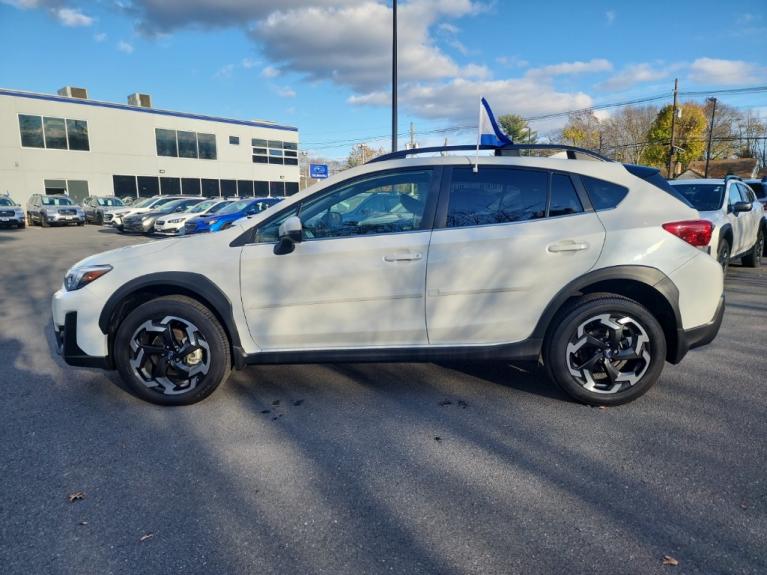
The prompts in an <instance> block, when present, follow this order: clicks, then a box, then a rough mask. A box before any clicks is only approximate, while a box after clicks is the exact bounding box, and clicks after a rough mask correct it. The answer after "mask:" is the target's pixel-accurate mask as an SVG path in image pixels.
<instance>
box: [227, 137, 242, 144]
mask: <svg viewBox="0 0 767 575" xmlns="http://www.w3.org/2000/svg"><path fill="white" fill-rule="evenodd" d="M229 143H230V144H232V145H233V146H239V145H240V137H239V136H229Z"/></svg>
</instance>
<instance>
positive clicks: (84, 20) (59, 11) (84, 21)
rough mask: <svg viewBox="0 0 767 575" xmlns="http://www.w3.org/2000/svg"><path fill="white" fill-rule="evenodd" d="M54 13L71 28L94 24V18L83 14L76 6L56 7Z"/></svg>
mask: <svg viewBox="0 0 767 575" xmlns="http://www.w3.org/2000/svg"><path fill="white" fill-rule="evenodd" d="M53 14H54V16H55V17H56V19H57V20H58V21H59V22H61V23H62V24H63V25H64V26H68V27H70V28H77V27H80V26H90V25H91V24H93V18H91V17H90V16H87V15H85V14H83V13H82V12H81V11H80V10H78V9H76V8H54V9H53Z"/></svg>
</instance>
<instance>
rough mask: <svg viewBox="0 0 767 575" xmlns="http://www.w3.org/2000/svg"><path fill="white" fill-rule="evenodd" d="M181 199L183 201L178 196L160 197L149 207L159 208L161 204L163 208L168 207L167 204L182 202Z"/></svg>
mask: <svg viewBox="0 0 767 575" xmlns="http://www.w3.org/2000/svg"><path fill="white" fill-rule="evenodd" d="M180 201H183V200H179V199H178V198H159V199H158V198H155V199H154V203H153V204H151V205H150V206H149V207H150V208H152V209H155V208H159V207H160V206H162V207H163V208H166V207H167V205H166V204H171V203H175V202H180ZM142 207H143V206H142Z"/></svg>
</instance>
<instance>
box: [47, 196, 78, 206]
mask: <svg viewBox="0 0 767 575" xmlns="http://www.w3.org/2000/svg"><path fill="white" fill-rule="evenodd" d="M43 205H44V206H74V205H75V204H74V202H73V201H72V200H70V199H69V198H64V197H61V196H43Z"/></svg>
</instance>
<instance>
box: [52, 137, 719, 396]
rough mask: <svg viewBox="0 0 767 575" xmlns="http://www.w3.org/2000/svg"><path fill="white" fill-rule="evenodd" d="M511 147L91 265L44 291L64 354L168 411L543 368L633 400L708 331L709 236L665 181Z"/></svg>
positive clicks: (393, 160) (366, 172)
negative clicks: (450, 366) (262, 371)
mask: <svg viewBox="0 0 767 575" xmlns="http://www.w3.org/2000/svg"><path fill="white" fill-rule="evenodd" d="M516 148H518V146H512V147H508V146H507V147H506V148H503V149H500V150H497V151H496V156H495V157H480V158H479V159H475V158H474V157H467V156H463V157H461V156H443V157H428V158H417V159H416V158H411V159H407V158H405V157H404V156H405V154H406V153H407V154H412V152H410V151H408V152H403V153H399V154H392V155H390V156H388V157H384V158H383V160H382V161H374V162H372V163H368V164H366V165H363V166H359V167H357V168H354V169H351V170H348V171H346V172H344V173H343V174H339V175H337V176H335V177H333V178H330V179H329V180H327V181H326V182H324V183H322V184H319V185H316V186H314V187H312V188H309V189H307V190H305V191H304V192H302V193H299V194H296V195H295V196H292V197H289V198H287V199H285V200H284V201H283V202H281V203H279V204H277V205H276V206H274V207H272V208H270V209H268V210H266V211H264V212H262V213H260V214H257V215H255V216H252V217H250V218H248V219H241V220H238V221H237V222H236V223H235V224H234V225H233V226H232V227H230V228H228V229H225V230H223V231H221V232H218V233H215V234H199V235H193V236H189V237H182V238H178V239H171V240H167V241H163V242H154V243H150V244H143V245H138V246H131V247H127V248H122V249H118V250H114V251H110V252H106V253H102V254H98V255H95V256H93V257H89V258H87V259H85V260H83V261H81V262H79V263H77V264H76V265H75V266H74V267H72V269H71V270H70V271H69V272H68V273H67V275H66V279H65V281H64V286H63V287H62V288H61V289H60V290H59V291H58V292H56V294H55V295H54V296H53V319H54V327H55V330H56V335H57V340H58V342H59V348H60V352H61V353H62V355H63V356H64V359H65V360H66V361H67V363H69V364H70V365H76V366H90V367H103V368H117V369H118V370H119V372H120V374H121V376H122V377H123V378H124V380H125V381H126V382H127V384H128V385H129V386H130V388H131V389H132V390H133V391H134V392H135V393H136V394H137V395H139V396H140V397H142V398H144V399H146V400H148V401H151V402H154V403H158V404H164V405H180V404H190V403H194V402H197V401H200V400H201V399H203V398H205V397H207V396H208V395H209V394H210V393H211V392H212V391H213V390H214V389H215V388H216V387H217V386H218V385H219V384H220V383H221V382H223V381H224V380H225V379H226V378H227V376H228V375H229V373H230V370H231V369H232V368H242V367H243V366H246V365H250V364H277V363H320V362H333V363H337V362H370V361H380V362H394V361H407V362H412V361H441V360H502V361H524V360H530V361H532V362H538V361H541V362H542V363H543V364H544V365H545V366H546V368H547V370H548V373H549V374H550V376H551V378H552V379H553V380H554V381H555V382H556V383H557V384H559V385H560V386H561V387H562V389H563V390H564V391H565V392H567V393H568V394H570V395H571V396H572V397H573V398H575V399H577V400H579V401H582V402H585V403H589V404H600V405H605V404H612V405H614V404H619V403H625V402H627V401H630V400H632V399H635V398H636V397H638V396H639V395H641V394H642V393H644V392H645V391H647V389H648V388H650V387H651V386H652V385H653V384H654V383H655V381H656V380H657V379H658V377H659V375H660V373H661V371H662V369H663V365H664V362H666V361H669V362H672V363H677V362H679V361H680V360H681V359H682V357H683V356H684V355H685V354H686V352H687V351H688V349H690V348H693V347H697V346H700V345H704V344H706V343H709V342H710V341H711V340H713V338H714V337H715V336H716V334H717V331H718V329H719V325H720V323H721V320H722V315H723V313H724V297H723V279H722V278H723V274H722V269H721V267H720V266H719V265H718V264H717V262H716V261H715V260H714V259H713V258H711V257H709V256H708V255H707V254H706V253H705V252H704V251H702V249H700V246H706V245H707V244H708V242H709V240H710V235H711V230H712V225H711V223H710V222H708V221H705V220H701V219H700V217H699V215H698V212H697V211H696V210H695V209H693V208H691V207H690V206H689V205H687V204H686V203H684V200H682V199H680V198H678V197H676V196H675V195H674V194H675V192H673V190H672V189H671V188H670V187H669V186H668V185H667V184H666V182H665V180H663V179H662V178H661V177H660V175H659V174H658V172H657V170H654V169H651V168H643V167H639V166H624V165H622V164H620V163H615V162H610V161H591V160H581V159H555V158H544V157H519V156H511V155H505V154H509V153H515V152H517V150H516ZM455 149H458V150H461V149H466V147H465V146H458V147H452V148H447V150H449V151H453V150H455ZM426 151H429V150H428V149H425V150H420V151H419V153H424V152H426ZM571 151H572V150H571ZM572 155H573V156H575V153H573V154H572ZM576 157H580V152H579V156H576ZM475 162H476V165H475Z"/></svg>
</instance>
